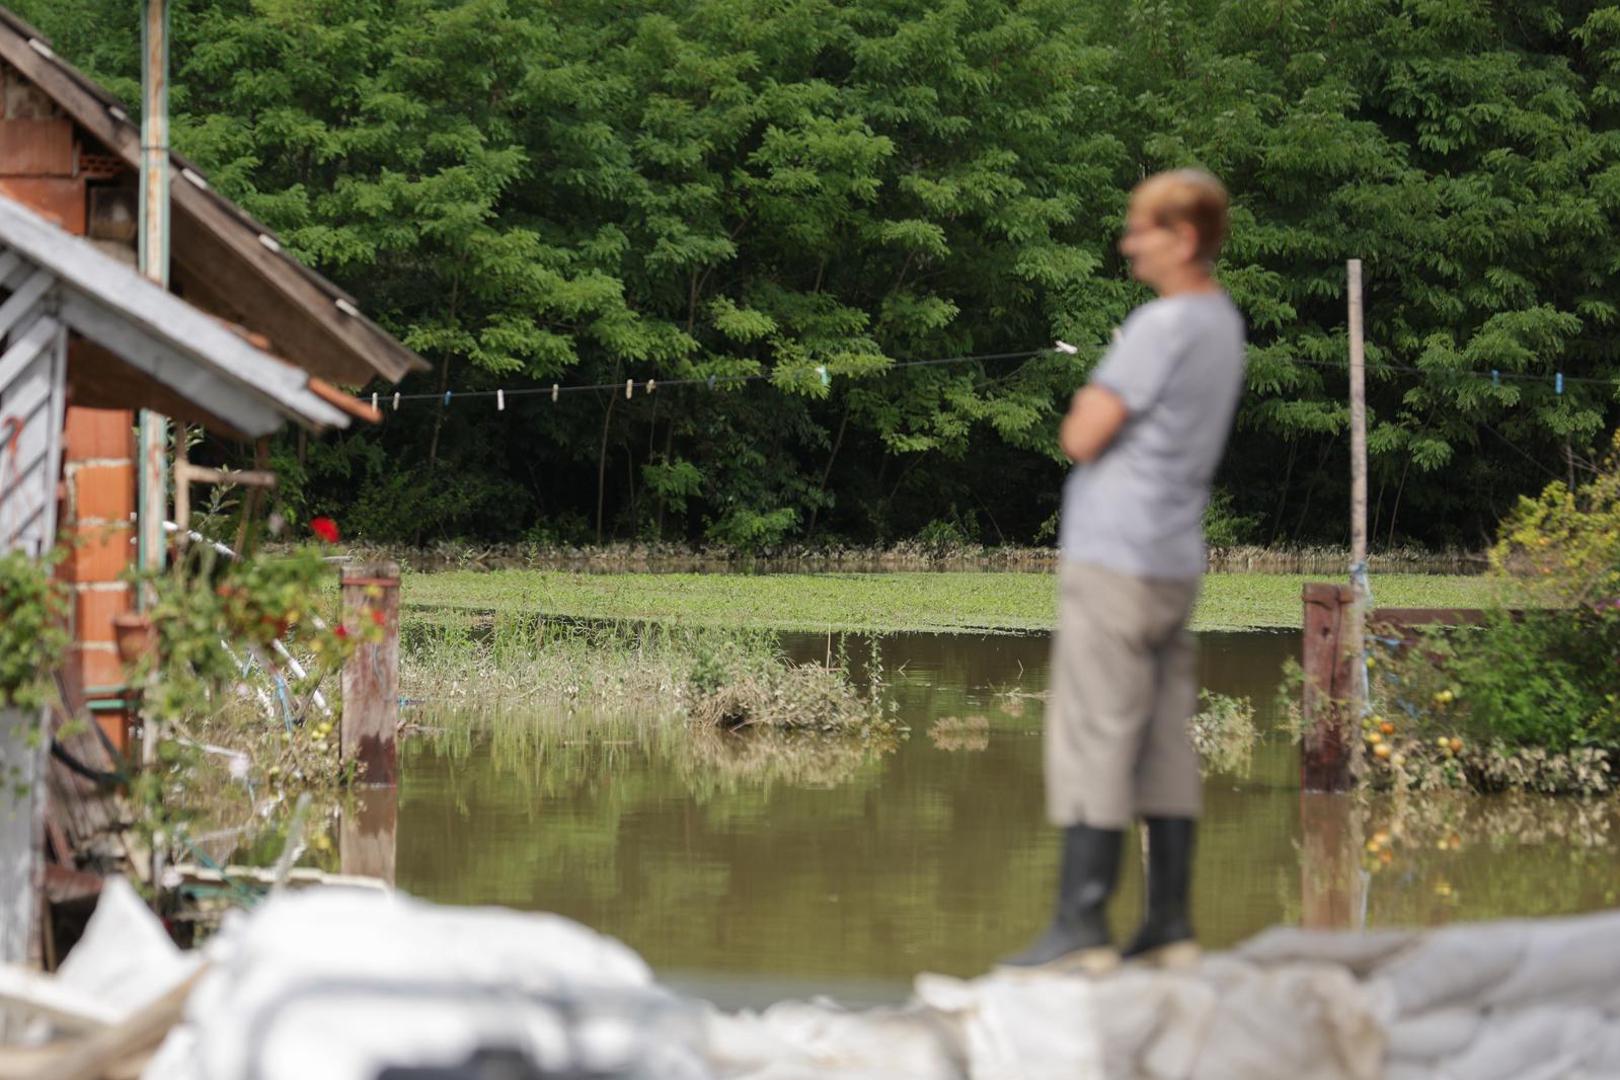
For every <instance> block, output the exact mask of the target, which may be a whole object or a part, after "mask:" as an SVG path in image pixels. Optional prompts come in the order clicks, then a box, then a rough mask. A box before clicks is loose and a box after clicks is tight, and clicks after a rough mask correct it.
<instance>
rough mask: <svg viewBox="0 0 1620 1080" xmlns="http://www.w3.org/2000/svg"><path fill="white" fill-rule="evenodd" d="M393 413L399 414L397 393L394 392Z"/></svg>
mask: <svg viewBox="0 0 1620 1080" xmlns="http://www.w3.org/2000/svg"><path fill="white" fill-rule="evenodd" d="M394 411H395V412H399V391H398V390H395V391H394Z"/></svg>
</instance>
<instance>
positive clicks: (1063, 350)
mask: <svg viewBox="0 0 1620 1080" xmlns="http://www.w3.org/2000/svg"><path fill="white" fill-rule="evenodd" d="M1079 352H1080V349H1079V348H1078V347H1077V346H1074V345H1070V344H1069V343H1068V342H1064V341H1059V342H1056V343H1054V344H1053V345H1051V346H1048V347H1046V348H1040V349H1022V350H1018V351H1016V352H999V353H971V354H967V355H962V356H941V357H934V358H931V359H927V360H901V361H897V362H895V363H893V364H890V365H889V366H888V367H887V368H885V369H884V371H886V372H887V371H894V370H897V369H900V368H918V367H938V366H941V365H947V364H968V363H995V362H999V361H1006V360H1029V359H1033V358H1034V357H1037V356H1041V355H1044V354H1050V353H1058V354H1062V355H1067V356H1077V355H1078V354H1079ZM1288 362H1289V363H1291V364H1299V365H1303V366H1305V367H1316V368H1325V369H1329V370H1337V371H1343V370H1346V368H1347V366H1348V365H1347V364H1346V363H1343V362H1338V361H1331V360H1306V359H1299V358H1295V359H1292V360H1290V361H1288ZM812 370H813V371H814V372H815V374H816V375H817V376H818V377H819V378H820V381H821V384H822V385H823V386H830V385H831V384H832V376H831V375H830V373H829V372H828V370H827V366H826V365H825V364H821V365H818V366H817V367H815V368H813V369H812ZM1368 372H1369V373H1370V374H1372V375H1374V376H1377V375H1381V374H1389V373H1396V374H1411V375H1426V376H1430V377H1434V376H1457V377H1462V378H1480V379H1490V380H1491V383H1492V385H1493V386H1500V385H1502V383H1504V382H1540V381H1543V380H1550V381H1551V382H1552V385H1553V392H1554V393H1555V394H1558V395H1562V394H1563V392H1564V387H1565V386H1566V385H1604V386H1620V380H1616V379H1612V378H1611V379H1603V378H1594V377H1588V376H1577V375H1569V376H1566V375H1565V374H1564V373H1563V372H1562V371H1558V372H1553V373H1552V374H1551V375H1545V374H1534V373H1530V372H1521V371H1502V370H1501V369H1499V368H1498V369H1492V370H1490V371H1476V370H1472V369H1467V370H1445V369H1439V368H1423V367H1416V366H1413V365H1409V364H1371V365H1369V366H1368ZM773 377H774V376H773V375H772V374H770V373H764V372H760V373H754V374H748V375H708V376H702V377H696V378H675V379H657V378H649V379H635V378H630V379H626V380H624V382H622V383H620V382H609V383H575V384H563V383H552V384H551V385H550V386H543V385H542V386H519V387H512V388H511V389H507V388H505V387H497V388H496V389H493V390H445V391H442V392H433V393H412V394H405V393H400V392H398V391H395V392H394V393H392V394H383V393H377V392H373V393H372V394H371V406H372V408H374V409H375V408H379V407H381V405H383V404H384V403H386V404H389V405H391V406H392V407H393V409H394V410H395V411H398V409H399V407H400V405H401V404H402V403H404V402H415V401H437V402H439V403H440V404H442V405H444V406H449V405H451V404H452V403H453V402H455V401H456V400H458V399H462V400H468V399H487V398H494V399H495V407H496V410H497V411H504V410H505V408H506V399H507V398H509V397H511V398H519V397H550V398H551V400H552V401H553V402H555V401H558V400H559V399H560V398H561V396H562V395H563V394H578V393H586V392H592V393H596V392H601V391H604V390H607V391H614V392H617V391H620V390H622V391H623V392H624V396H625V397H626V398H633V397H634V396H635V395H636V393H637V392H640V393H642V394H651V393H656V392H657V391H658V390H659V389H667V388H670V387H677V386H703V387H706V388H707V389H709V390H714V389H716V388H718V387H721V386H727V387H729V386H735V385H738V384H741V383H750V382H758V381H762V380H768V379H771V378H773ZM361 396H362V397H363V395H361Z"/></svg>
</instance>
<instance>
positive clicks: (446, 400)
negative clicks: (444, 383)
mask: <svg viewBox="0 0 1620 1080" xmlns="http://www.w3.org/2000/svg"><path fill="white" fill-rule="evenodd" d="M450 394H451V391H449V390H446V391H445V392H444V403H445V404H446V405H448V404H450Z"/></svg>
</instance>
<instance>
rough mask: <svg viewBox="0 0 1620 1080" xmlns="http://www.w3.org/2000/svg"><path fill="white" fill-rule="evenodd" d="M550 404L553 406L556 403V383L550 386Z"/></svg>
mask: <svg viewBox="0 0 1620 1080" xmlns="http://www.w3.org/2000/svg"><path fill="white" fill-rule="evenodd" d="M551 402H552V404H554V405H555V404H556V403H557V384H556V383H552V384H551Z"/></svg>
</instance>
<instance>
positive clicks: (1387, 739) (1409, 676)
mask: <svg viewBox="0 0 1620 1080" xmlns="http://www.w3.org/2000/svg"><path fill="white" fill-rule="evenodd" d="M1491 558H1492V565H1493V572H1494V573H1495V574H1496V575H1497V576H1498V577H1499V578H1500V579H1501V580H1502V582H1503V586H1504V588H1503V592H1502V596H1503V601H1504V606H1503V607H1502V608H1501V609H1499V610H1495V611H1493V612H1491V613H1490V615H1489V617H1488V618H1487V620H1486V622H1485V624H1484V625H1483V626H1479V627H1469V628H1460V629H1450V630H1444V629H1441V630H1431V631H1429V632H1427V633H1425V634H1423V635H1421V637H1420V640H1419V641H1418V643H1417V644H1416V645H1415V646H1413V647H1412V648H1409V649H1392V650H1386V651H1383V652H1381V653H1379V654H1378V655H1376V656H1375V657H1374V658H1373V659H1372V660H1371V661H1369V663H1370V664H1371V667H1372V671H1373V678H1372V680H1371V688H1372V697H1373V703H1374V705H1375V707H1376V712H1375V714H1374V715H1373V716H1371V717H1369V718H1368V720H1367V721H1366V723H1365V725H1364V727H1365V730H1364V733H1363V739H1364V743H1365V745H1366V747H1367V749H1368V753H1367V755H1366V758H1365V764H1366V765H1367V766H1368V767H1369V769H1370V773H1369V775H1370V776H1371V777H1372V778H1374V779H1375V781H1376V782H1384V781H1385V780H1386V779H1387V781H1388V782H1391V783H1394V784H1396V785H1397V786H1419V787H1423V786H1436V785H1450V786H1460V785H1465V784H1466V785H1469V786H1473V787H1481V788H1496V787H1527V788H1532V789H1535V790H1579V791H1593V790H1605V789H1607V788H1608V787H1609V786H1611V785H1612V782H1613V780H1612V776H1611V773H1610V770H1609V765H1608V762H1609V759H1610V757H1612V756H1613V755H1614V753H1616V752H1617V751H1620V693H1617V688H1616V679H1615V675H1616V671H1617V664H1620V603H1617V601H1616V597H1620V458H1617V457H1614V456H1611V457H1610V458H1609V459H1608V460H1607V461H1605V462H1604V463H1603V465H1602V466H1601V467H1600V468H1599V469H1598V470H1597V471H1596V473H1595V474H1594V476H1593V478H1592V479H1591V480H1590V481H1588V482H1587V483H1585V484H1583V485H1581V486H1579V487H1577V488H1575V489H1573V490H1571V489H1570V488H1569V487H1568V486H1567V485H1565V484H1564V483H1563V482H1555V483H1553V484H1551V485H1549V486H1548V487H1547V488H1546V490H1544V491H1543V492H1542V493H1541V494H1540V495H1539V496H1537V497H1536V498H1533V499H1532V498H1525V499H1521V500H1520V503H1519V505H1518V507H1517V508H1516V509H1515V510H1514V511H1513V512H1512V513H1511V514H1510V515H1509V516H1508V518H1507V519H1506V520H1505V521H1504V523H1503V527H1502V530H1501V539H1500V540H1499V542H1498V543H1497V545H1496V546H1495V548H1494V549H1493V550H1492V555H1491ZM1548 603H1551V604H1553V605H1554V606H1553V607H1552V608H1550V609H1548V608H1546V607H1545V606H1542V607H1537V608H1529V609H1527V610H1522V611H1512V610H1509V609H1508V607H1507V606H1506V605H1509V604H1521V605H1531V604H1535V605H1546V604H1548Z"/></svg>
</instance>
